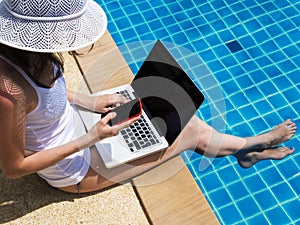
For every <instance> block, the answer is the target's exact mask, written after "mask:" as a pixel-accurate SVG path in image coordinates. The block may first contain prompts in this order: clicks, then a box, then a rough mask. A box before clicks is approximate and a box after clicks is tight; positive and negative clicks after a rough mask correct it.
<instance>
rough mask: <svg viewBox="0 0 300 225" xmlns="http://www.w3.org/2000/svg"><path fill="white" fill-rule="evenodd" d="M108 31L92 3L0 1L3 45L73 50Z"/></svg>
mask: <svg viewBox="0 0 300 225" xmlns="http://www.w3.org/2000/svg"><path fill="white" fill-rule="evenodd" d="M106 28H107V18H106V15H105V12H104V11H103V9H102V8H101V7H100V6H99V5H98V4H97V3H96V2H94V1H93V0H0V43H2V44H5V45H9V46H11V47H14V48H18V49H23V50H28V51H34V52H63V51H73V50H76V49H80V48H83V47H86V46H89V45H91V44H92V43H94V42H95V41H97V40H98V39H99V38H100V37H101V36H102V35H103V34H104V32H105V30H106Z"/></svg>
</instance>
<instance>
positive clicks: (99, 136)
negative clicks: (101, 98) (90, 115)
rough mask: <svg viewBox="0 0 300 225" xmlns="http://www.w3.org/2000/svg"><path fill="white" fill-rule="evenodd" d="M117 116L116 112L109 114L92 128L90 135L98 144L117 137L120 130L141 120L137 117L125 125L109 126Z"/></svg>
mask: <svg viewBox="0 0 300 225" xmlns="http://www.w3.org/2000/svg"><path fill="white" fill-rule="evenodd" d="M116 116H117V114H116V113H115V112H111V113H108V114H107V115H106V116H105V117H103V118H101V120H100V121H99V122H97V123H96V124H95V125H94V126H93V127H92V129H91V130H90V133H91V134H92V135H93V137H94V138H95V142H98V141H100V140H103V139H105V138H109V137H112V136H116V135H117V134H118V133H119V131H120V130H122V129H124V128H126V127H129V126H130V125H131V124H133V123H134V122H136V121H138V120H139V119H140V117H135V118H132V119H130V120H127V121H126V122H124V123H120V124H118V125H114V126H110V125H108V122H109V121H110V120H111V119H113V118H115V117H116Z"/></svg>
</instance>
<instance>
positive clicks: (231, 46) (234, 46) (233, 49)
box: [226, 41, 243, 53]
mask: <svg viewBox="0 0 300 225" xmlns="http://www.w3.org/2000/svg"><path fill="white" fill-rule="evenodd" d="M226 45H227V47H228V48H229V50H230V51H231V52H233V53H234V52H238V51H240V50H242V49H243V47H242V46H241V45H240V43H239V42H238V41H231V42H228V43H226Z"/></svg>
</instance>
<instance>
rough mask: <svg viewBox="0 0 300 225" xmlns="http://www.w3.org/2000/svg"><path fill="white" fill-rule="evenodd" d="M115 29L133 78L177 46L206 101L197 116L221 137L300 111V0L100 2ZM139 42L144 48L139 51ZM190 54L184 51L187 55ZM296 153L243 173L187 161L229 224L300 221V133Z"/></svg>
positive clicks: (230, 164) (223, 162)
mask: <svg viewBox="0 0 300 225" xmlns="http://www.w3.org/2000/svg"><path fill="white" fill-rule="evenodd" d="M97 2H98V3H99V4H100V5H101V6H102V7H103V8H104V10H105V11H106V13H107V16H108V21H109V23H108V29H109V31H110V33H111V35H112V36H113V38H114V40H115V41H116V43H117V45H118V46H119V47H120V49H121V51H122V53H123V55H124V56H125V59H126V60H127V62H128V64H129V65H130V67H131V69H132V71H133V72H134V73H135V72H136V71H137V70H138V68H139V66H140V64H141V62H142V61H143V60H144V59H145V57H146V55H147V51H148V50H149V48H146V47H145V51H136V52H135V49H134V47H132V48H131V47H128V46H130V44H131V43H140V42H143V43H144V42H145V41H149V40H150V42H146V43H150V44H151V43H152V44H153V43H154V41H155V40H158V39H160V40H162V41H163V42H164V43H172V45H169V46H170V50H171V51H172V54H174V55H175V56H176V58H177V59H178V60H179V62H180V64H181V65H182V66H183V67H184V68H185V69H186V70H187V72H188V74H189V75H190V77H191V78H192V79H193V81H194V82H195V83H196V84H197V85H198V86H199V88H200V89H201V90H202V92H203V93H204V94H205V96H206V100H205V102H204V104H203V105H202V106H201V107H200V109H199V110H198V112H197V115H198V116H199V117H200V118H201V119H203V120H205V121H206V122H207V123H208V124H210V125H213V126H214V127H216V128H217V129H218V130H220V131H222V132H227V133H230V134H234V135H239V136H249V135H254V134H259V133H262V132H266V131H267V130H269V129H270V128H272V127H273V126H275V125H276V124H277V123H280V122H282V121H283V120H285V119H287V118H292V119H293V120H294V121H295V122H296V123H297V124H298V126H300V124H299V119H300V117H299V112H300V71H299V67H300V30H299V27H300V3H299V1H298V0H289V1H288V0H275V1H274V0H244V1H243V0H241V1H237V0H225V1H221V0H202V1H195V0H178V1H174V0H145V1H138V0H136V1H133V0H119V1H117V0H105V1H104V0H97ZM132 46H137V45H132ZM182 49H184V51H183V50H182ZM286 146H294V147H295V148H296V149H297V150H296V152H295V153H294V154H293V155H291V156H289V157H287V158H285V159H283V160H280V161H264V162H260V163H258V164H256V165H255V166H254V167H252V168H250V169H247V170H245V169H241V168H240V167H239V165H238V164H237V162H236V160H235V158H233V157H225V158H221V159H215V160H211V159H207V158H205V157H202V156H199V155H197V154H192V152H191V151H188V152H186V153H184V154H182V157H183V158H184V159H185V162H186V164H187V166H188V168H189V169H190V171H191V173H192V174H193V176H194V178H195V180H196V182H197V183H198V184H199V187H200V188H201V190H202V192H203V194H204V195H205V197H206V198H207V200H208V202H209V204H210V205H211V207H212V209H213V211H214V213H215V214H216V216H217V218H218V219H219V221H220V223H221V224H226V225H227V224H239V225H241V224H255V225H257V224H259V225H261V224H272V225H273V224H280V225H282V224H300V201H299V194H300V154H299V151H300V145H299V134H298V133H297V134H296V136H295V137H294V138H293V139H292V140H290V141H289V142H287V143H286Z"/></svg>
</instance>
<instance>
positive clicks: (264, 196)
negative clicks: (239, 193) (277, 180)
mask: <svg viewBox="0 0 300 225" xmlns="http://www.w3.org/2000/svg"><path fill="white" fill-rule="evenodd" d="M253 197H254V199H255V201H256V202H257V203H258V205H259V206H260V207H261V208H263V209H265V210H268V209H271V208H272V207H274V205H277V199H276V197H275V196H274V195H273V194H272V192H270V191H269V190H268V189H265V190H263V191H260V192H258V193H256V194H254V196H253Z"/></svg>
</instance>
